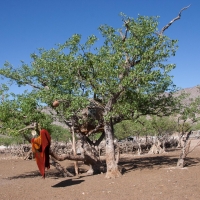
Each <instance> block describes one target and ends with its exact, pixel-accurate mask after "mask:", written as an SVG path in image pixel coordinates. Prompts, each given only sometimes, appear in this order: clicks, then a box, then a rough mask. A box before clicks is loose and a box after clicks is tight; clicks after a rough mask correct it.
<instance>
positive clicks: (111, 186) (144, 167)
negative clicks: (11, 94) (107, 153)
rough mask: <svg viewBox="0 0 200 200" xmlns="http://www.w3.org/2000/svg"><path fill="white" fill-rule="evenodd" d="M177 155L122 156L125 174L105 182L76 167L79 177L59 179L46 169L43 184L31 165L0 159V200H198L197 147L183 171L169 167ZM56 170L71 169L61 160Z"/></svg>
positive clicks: (199, 152)
mask: <svg viewBox="0 0 200 200" xmlns="http://www.w3.org/2000/svg"><path fill="white" fill-rule="evenodd" d="M195 142H197V141H195ZM193 143H194V141H193ZM179 154H180V150H173V151H168V152H167V153H165V154H162V155H142V156H134V155H131V154H126V155H122V156H121V159H120V165H121V166H123V167H124V168H125V169H126V171H125V172H124V174H123V175H122V177H120V178H116V179H105V174H99V175H94V176H87V174H86V173H84V170H85V169H87V166H85V165H83V164H82V163H81V162H79V166H80V168H81V171H82V173H81V174H80V177H79V178H78V177H67V178H63V177H61V175H60V174H59V173H58V172H57V170H56V169H55V168H54V167H52V166H51V169H50V170H48V171H47V173H46V179H45V180H44V179H42V178H41V176H40V174H39V172H38V169H37V166H36V163H35V161H34V160H22V159H14V158H12V159H11V158H10V157H5V156H2V155H1V156H0V199H1V200H8V199H11V200H12V199H13V200H18V199H19V200H23V199H28V200H33V199H35V200H38V199H48V200H50V199H53V200H54V199H68V200H79V199H80V200H82V199H87V200H89V199H92V200H98V199H100V200H104V199H108V200H114V199H115V200H118V199H119V200H129V199H130V200H136V199H140V200H151V199H155V200H157V199H159V200H160V199H162V200H175V199H176V200H183V199H190V200H193V199H195V200H199V199H200V147H198V148H196V149H195V150H194V151H193V152H192V153H190V154H189V155H188V158H187V166H186V168H184V169H177V168H176V167H175V166H176V163H177V158H178V155H179ZM61 165H62V166H65V167H66V168H67V169H71V168H73V162H71V161H63V162H61Z"/></svg>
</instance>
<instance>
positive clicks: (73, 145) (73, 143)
mask: <svg viewBox="0 0 200 200" xmlns="http://www.w3.org/2000/svg"><path fill="white" fill-rule="evenodd" d="M71 129H72V150H73V155H74V156H76V140H75V133H74V126H72V128H71ZM74 169H75V173H76V175H77V176H78V174H79V169H78V161H74Z"/></svg>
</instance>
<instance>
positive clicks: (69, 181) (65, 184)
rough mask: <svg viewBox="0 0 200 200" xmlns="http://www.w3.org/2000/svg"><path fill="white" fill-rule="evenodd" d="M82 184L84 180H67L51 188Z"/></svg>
mask: <svg viewBox="0 0 200 200" xmlns="http://www.w3.org/2000/svg"><path fill="white" fill-rule="evenodd" d="M82 182H84V180H74V179H73V180H72V179H68V180H64V181H61V182H60V183H57V184H56V185H53V186H51V187H54V188H57V187H68V186H72V185H77V184H80V183H82Z"/></svg>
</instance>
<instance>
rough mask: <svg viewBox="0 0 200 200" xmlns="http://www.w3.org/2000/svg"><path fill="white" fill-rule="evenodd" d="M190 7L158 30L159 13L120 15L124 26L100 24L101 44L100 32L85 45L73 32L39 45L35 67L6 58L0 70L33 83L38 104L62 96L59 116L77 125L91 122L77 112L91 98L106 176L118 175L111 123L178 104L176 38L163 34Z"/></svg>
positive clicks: (164, 111) (20, 82)
mask: <svg viewBox="0 0 200 200" xmlns="http://www.w3.org/2000/svg"><path fill="white" fill-rule="evenodd" d="M187 8H188V7H185V8H183V9H182V10H181V11H180V13H179V15H178V16H177V17H176V18H174V19H173V20H172V21H171V22H170V23H169V24H167V25H166V26H165V27H163V28H162V30H161V31H160V32H158V31H157V26H158V17H145V16H138V18H137V19H134V18H130V17H128V16H126V15H124V14H123V13H121V17H122V20H123V21H124V24H123V28H122V29H114V28H113V27H110V26H108V25H102V26H100V27H99V30H100V32H101V34H102V36H103V38H104V43H103V45H102V46H101V47H98V45H97V43H96V42H97V37H96V36H94V35H92V36H90V37H88V39H87V41H86V42H85V43H82V41H81V36H80V35H78V34H75V35H73V36H72V37H71V38H70V39H69V40H67V41H66V42H65V43H64V44H62V45H58V48H56V49H50V50H44V49H40V50H39V55H37V54H32V55H31V58H32V59H33V61H32V63H31V66H28V65H27V64H25V63H22V66H21V68H19V69H15V68H13V67H12V66H11V64H9V63H8V62H6V63H5V65H4V68H3V69H1V70H0V74H1V75H3V76H4V77H7V78H9V79H12V80H14V81H15V82H16V83H17V84H18V85H26V84H28V85H31V86H32V87H33V88H34V89H33V93H34V95H35V96H34V97H35V101H37V102H41V103H42V104H45V105H48V106H51V107H52V101H53V100H55V99H57V100H59V101H60V103H61V104H60V106H59V107H57V108H56V111H57V112H58V114H59V115H60V117H61V119H62V120H64V121H65V122H67V120H69V119H70V120H69V122H70V123H72V124H74V123H75V122H76V123H79V127H80V126H81V124H84V123H87V120H89V119H88V118H87V120H86V121H85V122H84V120H83V119H82V118H79V116H80V115H81V111H82V110H83V109H84V108H85V107H87V106H90V105H91V101H90V99H93V103H94V104H95V105H99V108H101V111H100V113H101V114H102V116H101V118H99V119H98V120H93V121H92V122H93V132H95V131H96V130H97V129H98V128H99V127H103V129H104V132H105V139H106V163H107V173H106V177H107V178H111V177H118V176H120V172H119V170H118V166H117V162H116V161H115V153H114V131H113V124H116V123H118V122H120V121H122V120H127V119H131V120H134V119H137V118H138V117H139V116H141V115H147V114H151V115H161V116H163V115H169V114H170V113H171V112H172V110H173V109H175V107H176V101H175V98H174V97H173V93H174V92H175V91H176V88H175V86H174V84H173V82H172V80H171V77H170V75H169V72H170V71H171V70H172V69H174V68H175V65H174V64H167V62H166V61H167V59H168V58H169V57H171V56H175V52H176V50H177V45H176V43H177V41H176V40H173V39H170V38H168V37H167V36H165V35H164V32H165V30H166V29H167V28H169V26H170V25H171V24H172V23H173V22H174V21H176V20H178V19H180V17H181V12H182V11H183V10H185V9H187ZM91 49H92V50H91ZM166 92H167V93H166ZM42 104H41V105H42ZM77 119H78V120H77ZM89 121H91V120H89ZM70 123H68V124H70ZM75 125H76V124H75ZM73 126H74V125H73ZM87 136H88V135H87Z"/></svg>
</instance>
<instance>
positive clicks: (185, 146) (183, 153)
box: [177, 131, 192, 168]
mask: <svg viewBox="0 0 200 200" xmlns="http://www.w3.org/2000/svg"><path fill="white" fill-rule="evenodd" d="M191 133H192V131H190V132H188V133H187V134H186V137H185V139H184V140H183V142H184V143H183V148H182V150H181V154H180V156H179V159H178V162H177V167H179V168H183V167H185V158H186V156H187V155H188V153H189V150H190V143H191V140H189V141H188V139H189V136H190V135H191Z"/></svg>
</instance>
